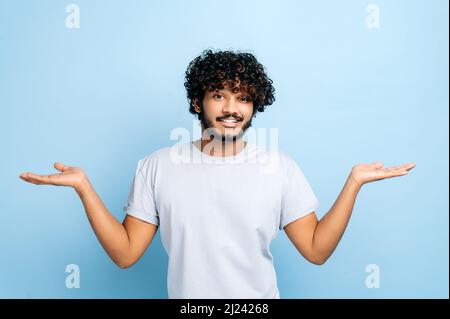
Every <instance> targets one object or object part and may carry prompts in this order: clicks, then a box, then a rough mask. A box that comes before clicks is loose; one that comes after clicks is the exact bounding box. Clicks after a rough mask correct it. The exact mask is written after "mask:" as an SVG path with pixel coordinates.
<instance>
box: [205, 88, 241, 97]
mask: <svg viewBox="0 0 450 319" xmlns="http://www.w3.org/2000/svg"><path fill="white" fill-rule="evenodd" d="M228 91H231V90H228ZM217 92H221V93H225V90H224V89H214V90H213V91H211V92H210V94H214V93H217ZM231 93H232V94H233V95H239V94H241V95H244V96H250V95H249V94H248V93H245V92H242V91H239V92H237V93H233V92H231Z"/></svg>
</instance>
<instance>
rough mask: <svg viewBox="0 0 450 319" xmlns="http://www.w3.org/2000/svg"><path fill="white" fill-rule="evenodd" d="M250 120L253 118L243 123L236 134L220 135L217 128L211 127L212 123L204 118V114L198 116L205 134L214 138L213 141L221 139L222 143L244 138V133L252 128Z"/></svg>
mask: <svg viewBox="0 0 450 319" xmlns="http://www.w3.org/2000/svg"><path fill="white" fill-rule="evenodd" d="M252 119H253V117H251V118H250V119H249V120H248V121H247V122H244V125H243V126H242V128H239V132H238V133H237V134H226V133H225V134H222V133H220V131H219V129H218V128H216V127H214V126H213V122H212V121H211V120H210V119H208V118H207V117H206V116H205V113H203V114H201V116H200V122H201V124H202V128H203V129H204V130H205V132H206V134H207V135H209V136H214V138H215V139H221V140H222V142H231V141H232V142H236V141H237V140H238V139H240V138H242V136H244V134H245V131H246V130H247V129H248V128H249V127H251V126H252ZM226 131H227V129H225V132H226ZM230 131H231V130H230ZM209 136H208V138H209Z"/></svg>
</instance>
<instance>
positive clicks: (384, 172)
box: [351, 162, 416, 185]
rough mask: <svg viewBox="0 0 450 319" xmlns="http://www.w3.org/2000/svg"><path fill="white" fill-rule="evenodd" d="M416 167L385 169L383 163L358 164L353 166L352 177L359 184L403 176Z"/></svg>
mask: <svg viewBox="0 0 450 319" xmlns="http://www.w3.org/2000/svg"><path fill="white" fill-rule="evenodd" d="M415 166H416V164H415V163H407V164H402V165H397V166H391V167H384V165H383V163H381V162H375V163H372V164H358V165H355V166H353V168H352V173H351V177H352V178H353V179H354V180H355V181H356V182H357V183H358V184H359V185H363V184H365V183H369V182H373V181H377V180H381V179H385V178H392V177H397V176H403V175H406V174H407V173H408V171H409V170H410V169H413V168H414V167H415Z"/></svg>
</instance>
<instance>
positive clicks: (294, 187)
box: [279, 155, 320, 230]
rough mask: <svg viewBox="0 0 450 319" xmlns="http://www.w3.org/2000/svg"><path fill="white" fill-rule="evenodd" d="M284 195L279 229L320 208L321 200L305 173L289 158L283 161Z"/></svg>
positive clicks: (285, 157) (286, 157)
mask: <svg viewBox="0 0 450 319" xmlns="http://www.w3.org/2000/svg"><path fill="white" fill-rule="evenodd" d="M283 165H284V167H283V172H284V176H283V178H284V181H283V194H282V200H281V216H280V225H279V229H280V230H281V229H283V228H284V227H285V226H286V225H288V224H289V223H291V222H293V221H295V220H297V219H299V218H301V217H304V216H306V215H308V214H310V213H311V212H313V211H315V210H316V209H317V208H319V205H320V203H319V200H318V199H317V197H316V195H315V194H314V191H313V190H312V188H311V186H310V185H309V182H308V180H307V179H306V177H305V175H304V174H303V171H302V170H301V169H300V167H299V166H298V165H297V164H296V163H295V161H294V160H293V159H292V158H290V157H289V156H287V155H286V156H284V161H283Z"/></svg>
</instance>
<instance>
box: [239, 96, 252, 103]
mask: <svg viewBox="0 0 450 319" xmlns="http://www.w3.org/2000/svg"><path fill="white" fill-rule="evenodd" d="M241 101H242V102H250V101H251V98H250V97H249V96H242V97H241Z"/></svg>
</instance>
